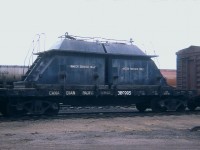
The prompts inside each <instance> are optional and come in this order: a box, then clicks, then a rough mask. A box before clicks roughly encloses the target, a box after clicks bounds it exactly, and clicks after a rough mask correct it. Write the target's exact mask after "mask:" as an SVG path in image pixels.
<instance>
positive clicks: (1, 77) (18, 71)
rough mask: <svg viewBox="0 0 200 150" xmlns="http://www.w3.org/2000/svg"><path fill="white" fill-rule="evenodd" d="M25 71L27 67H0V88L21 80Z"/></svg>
mask: <svg viewBox="0 0 200 150" xmlns="http://www.w3.org/2000/svg"><path fill="white" fill-rule="evenodd" d="M27 70H28V67H27V66H13V65H0V87H5V86H7V85H11V84H12V83H13V82H15V81H19V80H21V77H22V76H23V75H24V74H25V73H26V71H27Z"/></svg>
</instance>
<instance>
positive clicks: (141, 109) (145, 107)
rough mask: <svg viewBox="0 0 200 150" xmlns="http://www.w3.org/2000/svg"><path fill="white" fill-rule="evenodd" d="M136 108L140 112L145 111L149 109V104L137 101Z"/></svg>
mask: <svg viewBox="0 0 200 150" xmlns="http://www.w3.org/2000/svg"><path fill="white" fill-rule="evenodd" d="M136 108H137V110H139V112H144V111H145V110H146V109H147V106H146V105H145V104H144V103H137V104H136Z"/></svg>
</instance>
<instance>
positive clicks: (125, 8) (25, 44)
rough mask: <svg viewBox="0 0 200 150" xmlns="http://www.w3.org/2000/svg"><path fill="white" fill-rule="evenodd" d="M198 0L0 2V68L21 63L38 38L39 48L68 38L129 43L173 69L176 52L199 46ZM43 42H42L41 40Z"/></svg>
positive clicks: (9, 0) (40, 0) (165, 66)
mask: <svg viewBox="0 0 200 150" xmlns="http://www.w3.org/2000/svg"><path fill="white" fill-rule="evenodd" d="M199 16H200V0H0V19H1V22H0V41H1V42H0V52H1V53H0V65H23V63H24V59H25V56H26V54H27V52H28V50H29V49H32V48H31V43H32V41H33V40H35V43H36V37H37V36H36V34H41V33H45V35H44V34H42V35H41V38H40V50H43V49H44V43H45V48H46V49H48V48H49V47H50V46H51V45H53V43H55V42H56V41H57V40H58V39H57V37H58V36H60V35H63V34H64V33H65V32H69V34H72V35H79V36H91V37H92V36H95V37H97V36H98V37H104V38H112V39H118V40H121V39H122V40H129V39H130V38H132V39H133V40H134V43H135V44H136V45H137V46H139V47H140V48H141V49H142V50H143V51H145V52H146V53H147V54H157V55H159V57H158V58H157V59H155V62H156V64H157V65H158V67H159V68H166V69H174V68H176V54H175V53H176V52H177V51H178V50H180V49H183V48H186V47H189V46H190V45H197V46H200V19H199ZM44 39H45V42H44Z"/></svg>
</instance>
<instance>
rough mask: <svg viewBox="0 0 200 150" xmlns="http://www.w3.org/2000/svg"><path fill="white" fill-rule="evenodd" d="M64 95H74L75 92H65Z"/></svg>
mask: <svg viewBox="0 0 200 150" xmlns="http://www.w3.org/2000/svg"><path fill="white" fill-rule="evenodd" d="M66 95H76V92H75V91H66Z"/></svg>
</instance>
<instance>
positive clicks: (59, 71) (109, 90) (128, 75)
mask: <svg viewBox="0 0 200 150" xmlns="http://www.w3.org/2000/svg"><path fill="white" fill-rule="evenodd" d="M37 55H38V57H37V59H36V60H35V62H34V63H33V64H32V66H31V67H30V68H29V70H28V71H27V72H26V74H25V76H24V78H23V80H21V81H17V82H14V88H13V89H7V88H3V89H0V103H1V104H0V105H1V108H0V110H1V112H2V113H3V114H5V115H16V114H18V115H21V114H57V113H58V111H59V109H60V103H63V104H66V105H70V106H94V105H95V106H107V105H112V106H113V105H133V104H134V105H136V108H137V109H138V110H139V111H145V110H146V109H147V108H151V109H152V110H153V111H178V110H184V109H185V107H186V106H187V101H188V100H189V99H190V98H191V97H192V96H193V95H194V91H192V90H190V91H189V90H176V89H175V88H173V87H171V86H169V85H168V84H167V82H166V80H165V78H164V77H163V76H162V74H161V73H160V70H159V69H158V68H157V67H156V65H155V63H154V61H153V60H152V59H151V58H152V57H157V56H150V55H146V54H145V53H144V52H143V51H142V50H141V49H139V48H138V47H137V46H136V45H134V44H133V43H132V42H130V43H121V42H114V41H112V42H110V41H109V42H108V41H99V40H96V41H94V40H93V41H91V39H90V40H88V39H81V38H76V37H73V36H69V35H68V34H65V35H64V36H62V39H61V40H60V41H58V42H57V43H56V44H55V45H54V46H52V47H51V48H50V49H49V50H47V51H44V52H40V53H37Z"/></svg>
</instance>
